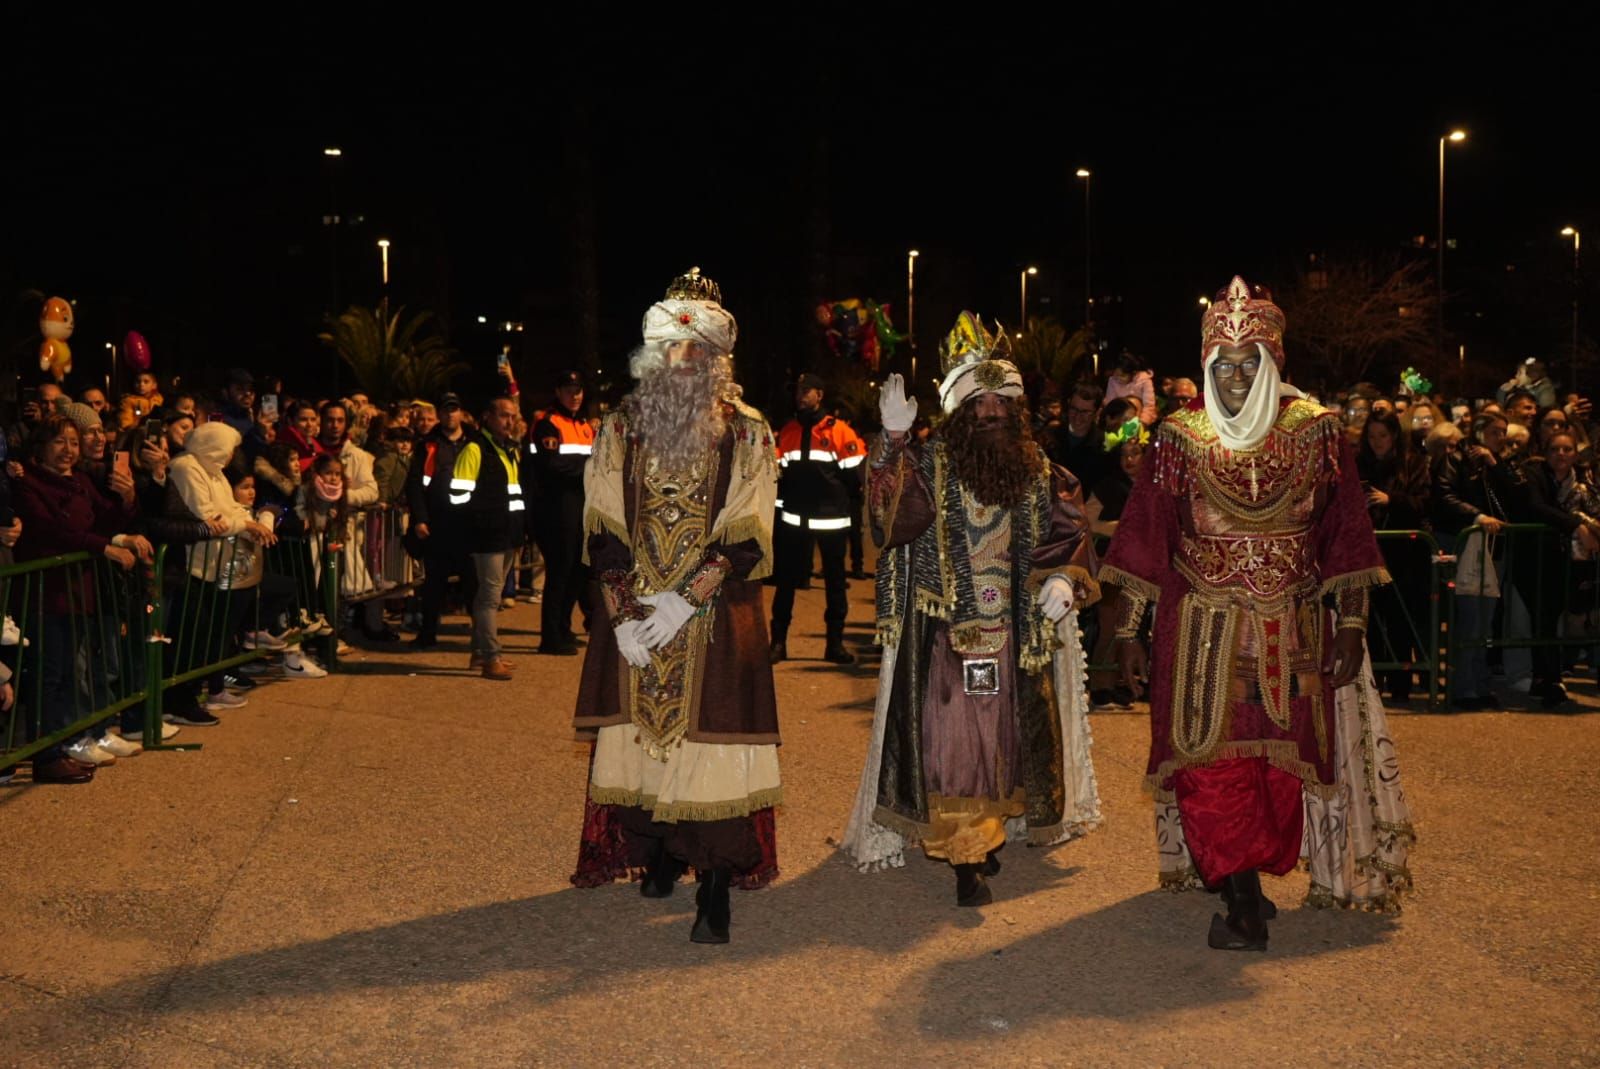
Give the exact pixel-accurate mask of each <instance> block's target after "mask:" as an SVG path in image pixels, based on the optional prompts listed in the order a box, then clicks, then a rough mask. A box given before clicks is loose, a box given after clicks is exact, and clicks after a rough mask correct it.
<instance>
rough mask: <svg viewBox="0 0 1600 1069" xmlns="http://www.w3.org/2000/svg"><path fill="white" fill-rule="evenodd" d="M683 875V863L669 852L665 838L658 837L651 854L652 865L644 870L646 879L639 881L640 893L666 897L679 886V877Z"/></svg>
mask: <svg viewBox="0 0 1600 1069" xmlns="http://www.w3.org/2000/svg"><path fill="white" fill-rule="evenodd" d="M682 875H683V864H682V863H681V862H680V861H679V860H678V859H677V858H675V857H673V856H672V855H671V854H669V853H667V841H666V840H665V839H657V840H656V844H655V849H654V851H653V852H652V853H651V854H650V866H649V867H648V868H646V869H645V870H644V879H642V880H640V881H639V893H640V894H641V895H644V897H646V898H666V897H668V896H670V895H671V894H672V891H673V888H675V887H677V886H678V877H679V876H682Z"/></svg>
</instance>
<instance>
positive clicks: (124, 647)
mask: <svg viewBox="0 0 1600 1069" xmlns="http://www.w3.org/2000/svg"><path fill="white" fill-rule="evenodd" d="M147 568H148V566H147V565H144V564H136V565H135V566H134V568H133V569H132V570H131V571H127V572H124V571H123V570H122V569H121V568H120V567H118V566H117V565H114V564H112V563H111V562H110V561H108V560H106V559H105V558H104V557H102V556H100V555H98V554H94V555H91V554H89V553H67V554H64V555H62V556H57V557H45V558H42V559H40V560H33V561H27V562H25V563H22V564H12V565H8V566H6V567H4V568H0V605H3V606H4V611H5V616H6V620H7V622H8V623H9V624H11V625H13V626H14V628H15V630H13V629H12V627H6V628H5V635H4V638H5V639H7V640H10V641H7V642H6V643H5V644H4V645H0V658H4V660H5V663H6V665H7V667H9V668H10V669H11V672H12V679H11V682H12V689H13V693H14V695H15V701H14V704H13V705H12V708H11V709H10V710H9V711H8V712H0V718H3V719H0V770H3V769H6V768H9V767H10V766H12V765H14V764H16V763H17V762H18V761H23V760H26V759H28V758H30V757H32V756H33V755H35V754H37V753H39V752H40V751H42V750H46V749H48V748H50V747H52V746H55V745H56V744H57V743H60V742H64V741H65V740H67V739H70V738H72V737H73V736H75V735H79V734H82V733H83V732H86V731H88V730H90V729H91V728H94V727H96V726H98V725H100V724H102V723H105V722H106V721H108V720H110V719H111V718H112V717H114V716H118V715H119V714H121V713H122V712H123V710H125V709H130V708H134V707H137V706H139V705H140V704H141V703H143V702H144V701H145V698H146V692H145V681H146V680H147V679H149V678H151V677H150V676H149V675H148V674H147V672H146V666H145V652H144V646H145V637H146V634H145V628H146V626H147V614H146V613H145V612H144V611H143V609H144V572H145V571H146V569H147Z"/></svg>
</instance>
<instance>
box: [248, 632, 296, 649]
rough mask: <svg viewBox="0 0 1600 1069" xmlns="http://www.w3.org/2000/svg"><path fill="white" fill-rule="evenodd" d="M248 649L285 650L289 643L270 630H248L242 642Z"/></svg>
mask: <svg viewBox="0 0 1600 1069" xmlns="http://www.w3.org/2000/svg"><path fill="white" fill-rule="evenodd" d="M240 645H241V646H243V647H244V648H245V649H247V650H284V649H288V648H289V644H288V643H287V642H285V641H283V639H281V638H279V637H278V636H277V635H274V634H273V633H272V632H270V631H246V632H245V633H244V641H243V642H241V643H240Z"/></svg>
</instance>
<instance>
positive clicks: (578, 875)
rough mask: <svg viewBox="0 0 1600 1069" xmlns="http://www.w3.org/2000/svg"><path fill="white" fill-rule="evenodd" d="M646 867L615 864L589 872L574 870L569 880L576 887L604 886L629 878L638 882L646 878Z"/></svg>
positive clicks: (632, 881) (633, 881)
mask: <svg viewBox="0 0 1600 1069" xmlns="http://www.w3.org/2000/svg"><path fill="white" fill-rule="evenodd" d="M644 874H645V869H643V868H632V867H630V866H628V865H613V866H611V867H609V868H603V869H591V870H590V871H588V872H574V873H573V874H572V875H571V876H568V877H567V880H568V881H569V882H570V883H571V884H572V886H574V887H604V886H605V885H606V884H608V883H615V882H617V881H618V880H627V881H629V882H630V883H638V882H639V881H640V880H642V879H644Z"/></svg>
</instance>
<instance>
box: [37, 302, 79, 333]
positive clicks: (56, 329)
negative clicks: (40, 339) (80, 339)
mask: <svg viewBox="0 0 1600 1069" xmlns="http://www.w3.org/2000/svg"><path fill="white" fill-rule="evenodd" d="M72 326H73V323H72V305H70V304H68V303H67V302H66V301H64V300H62V299H61V298H60V297H51V298H50V299H49V300H48V301H45V302H44V311H42V312H40V313H39V333H40V334H43V335H44V336H45V337H46V338H49V339H51V340H52V341H66V340H67V339H68V338H70V337H72Z"/></svg>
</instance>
